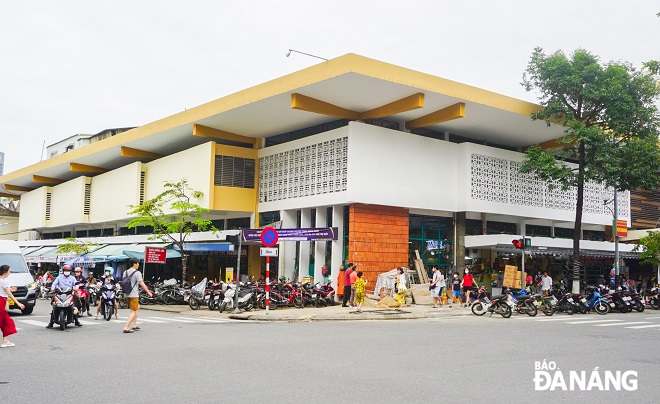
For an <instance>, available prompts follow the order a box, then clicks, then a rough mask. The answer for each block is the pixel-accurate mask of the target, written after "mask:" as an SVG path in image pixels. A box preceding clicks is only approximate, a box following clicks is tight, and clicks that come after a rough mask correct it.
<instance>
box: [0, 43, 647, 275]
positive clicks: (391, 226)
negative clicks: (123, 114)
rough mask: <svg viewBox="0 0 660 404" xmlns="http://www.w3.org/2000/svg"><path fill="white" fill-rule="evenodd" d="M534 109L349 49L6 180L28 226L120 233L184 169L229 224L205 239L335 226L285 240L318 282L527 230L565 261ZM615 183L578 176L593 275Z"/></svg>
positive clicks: (622, 204) (281, 264)
mask: <svg viewBox="0 0 660 404" xmlns="http://www.w3.org/2000/svg"><path fill="white" fill-rule="evenodd" d="M539 108H540V106H538V105H536V104H533V103H529V102H526V101H522V100H518V99H514V98H511V97H507V96H504V95H500V94H496V93H493V92H490V91H487V90H482V89H479V88H476V87H472V86H469V85H466V84H462V83H458V82H454V81H450V80H446V79H443V78H440V77H436V76H432V75H429V74H425V73H420V72H417V71H413V70H410V69H406V68H403V67H399V66H395V65H391V64H387V63H384V62H380V61H377V60H373V59H369V58H366V57H363V56H359V55H355V54H347V55H344V56H341V57H338V58H335V59H332V60H329V61H327V62H323V63H320V64H318V65H315V66H312V67H310V68H307V69H304V70H301V71H298V72H295V73H292V74H289V75H287V76H284V77H280V78H277V79H275V80H272V81H269V82H266V83H263V84H260V85H257V86H255V87H251V88H248V89H245V90H243V91H240V92H238V93H235V94H232V95H228V96H226V97H223V98H220V99H217V100H215V101H211V102H208V103H206V104H203V105H200V106H198V107H195V108H191V109H188V110H186V111H183V112H181V113H178V114H175V115H172V116H169V117H165V118H163V119H160V120H158V121H155V122H152V123H149V124H146V125H144V126H141V127H137V128H134V129H130V130H127V131H125V132H121V133H117V134H116V135H114V136H112V137H108V138H106V139H103V140H101V141H98V142H95V143H91V144H89V145H87V146H84V147H81V148H76V149H73V150H70V151H68V152H67V153H65V154H60V155H55V156H53V157H52V158H49V159H48V160H45V161H42V162H40V163H37V164H34V165H31V166H28V167H25V168H22V169H20V170H17V171H14V172H11V173H8V174H6V175H4V176H2V177H0V184H2V185H3V187H4V190H5V191H3V195H10V196H14V197H16V198H20V202H21V214H20V217H19V228H20V230H21V231H26V230H35V231H37V232H38V233H39V234H40V237H39V238H40V239H44V238H46V239H51V240H53V239H60V238H62V237H67V236H70V237H92V238H98V237H102V238H103V240H102V241H103V242H104V243H111V240H112V238H113V237H117V236H124V237H126V236H129V237H130V236H136V237H137V236H138V235H139V234H140V233H148V232H149V229H138V231H137V232H136V231H132V230H130V229H127V228H126V223H127V222H128V221H129V220H130V217H128V214H127V211H128V206H129V205H137V204H140V203H141V202H143V201H144V200H148V199H150V198H153V197H154V196H156V195H157V194H159V193H160V192H161V191H162V190H163V183H164V182H165V181H178V180H180V179H182V178H187V179H188V181H189V183H190V185H191V187H193V188H194V189H196V190H200V191H202V192H204V196H203V197H202V198H199V199H198V200H197V201H196V203H198V204H199V205H201V206H203V207H206V208H208V209H210V212H209V214H208V218H209V219H211V220H213V222H214V224H215V225H216V227H217V228H219V229H220V230H223V231H222V232H221V233H220V234H219V236H218V237H217V238H215V239H212V240H204V242H206V243H219V244H223V242H222V241H223V240H225V237H226V235H228V234H234V233H236V232H235V231H233V229H238V228H258V227H259V226H263V225H264V224H269V223H273V222H277V223H278V225H279V226H280V227H282V228H314V227H336V228H337V230H338V234H337V239H336V240H332V241H316V242H302V241H298V242H283V243H280V256H279V258H278V260H276V263H275V264H274V271H275V272H276V273H277V274H278V275H279V276H285V277H287V278H302V277H305V276H307V275H309V276H312V277H313V278H314V279H315V280H319V281H320V280H323V279H324V276H323V273H322V268H323V267H324V266H326V267H328V268H330V276H329V279H330V280H336V278H337V274H338V270H339V267H340V265H341V264H342V263H345V262H354V263H357V264H358V268H359V269H360V270H362V271H364V272H365V274H366V277H367V279H368V280H370V281H371V282H375V279H376V276H377V275H378V274H379V273H382V272H385V271H388V270H391V269H392V268H394V267H397V266H411V262H412V259H413V257H415V251H419V254H420V257H421V258H422V259H423V260H424V263H425V264H426V265H427V266H429V267H430V266H433V265H437V266H440V267H442V268H445V269H450V268H462V267H464V266H465V265H473V266H475V268H479V269H480V270H483V271H484V272H489V271H492V270H495V271H496V272H497V268H498V266H500V265H502V266H503V262H502V261H503V260H506V261H507V262H509V260H512V261H515V259H516V258H515V257H511V258H509V256H508V255H507V254H510V253H511V251H510V249H508V248H505V246H508V245H510V244H511V240H512V239H515V238H518V237H520V236H521V235H526V236H530V237H531V238H532V244H533V246H534V247H536V248H537V249H536V251H535V254H536V258H534V257H530V258H529V259H530V264H529V265H530V268H531V269H533V270H536V269H540V268H541V267H544V268H545V267H548V268H551V269H552V270H553V271H555V272H556V273H557V274H560V273H561V271H562V270H563V269H562V259H565V258H566V257H567V256H568V255H569V254H570V250H571V240H570V239H571V238H572V234H573V227H574V226H573V222H572V221H573V220H574V212H575V204H576V192H575V190H570V189H569V190H567V191H562V190H561V189H552V188H551V187H549V186H548V184H546V183H544V182H542V181H540V180H538V179H537V178H535V177H534V176H532V175H523V174H520V173H518V168H519V167H520V165H521V162H522V161H523V159H524V154H523V151H524V149H525V148H526V147H528V146H531V145H534V144H541V145H542V146H546V147H553V145H554V144H555V143H554V140H555V139H557V138H558V137H560V136H562V133H563V128H562V127H560V126H557V125H554V124H552V125H550V126H547V125H546V124H545V123H544V122H534V121H532V120H531V119H530V118H529V116H530V113H531V112H533V111H536V110H538V109H539ZM608 192H609V194H611V191H610V190H607V189H605V188H604V187H603V186H602V185H601V184H595V183H590V184H588V185H587V187H586V189H585V203H584V216H583V233H582V239H583V241H582V248H583V250H584V254H585V256H587V257H591V258H587V261H589V262H590V263H589V264H588V265H587V264H585V274H584V276H585V277H586V276H593V275H594V274H595V271H596V270H598V271H600V272H601V273H602V272H603V271H604V268H610V267H611V264H612V259H613V255H614V254H613V251H614V245H613V243H611V242H608V241H607V240H608V237H607V232H608V231H609V227H611V224H612V212H611V210H610V207H608V206H607V205H606V204H604V203H603V195H605V194H608ZM630 216H631V215H630V193H629V192H622V193H619V212H618V217H619V219H623V220H626V221H627V223H628V225H630ZM26 243H28V244H30V245H31V246H33V247H34V246H36V245H37V244H38V243H39V240H33V241H29V242H27V241H26V242H24V244H26ZM224 244H226V243H224ZM191 248H192V247H191ZM630 250H631V246H626V245H622V246H621V251H622V256H623V257H624V259H628V258H634V253H632V252H631V251H630ZM218 254H219V253H218ZM244 254H245V256H246V258H247V259H246V261H247V263H246V265H247V267H246V270H247V271H248V273H249V274H250V275H251V276H255V277H260V276H261V274H262V267H263V264H262V260H261V259H260V257H259V252H258V246H257V245H248V246H246V249H245V253H244ZM205 257H206V259H200V260H199V263H197V262H196V263H195V264H194V265H198V266H201V267H204V266H206V269H207V271H208V272H209V273H214V274H218V276H219V277H222V276H223V275H224V274H223V273H222V270H221V269H220V272H218V270H219V267H220V266H222V265H225V266H228V265H230V264H231V263H230V262H229V260H227V259H224V261H223V258H220V257H222V255H216V256H214V255H212V254H211V255H205ZM519 259H520V258H519V256H518V260H519ZM538 262H540V263H538ZM589 268H592V269H593V271H592V272H593V273H590V272H589V271H588V269H589ZM202 269H204V268H202ZM202 272H203V271H202ZM590 274H591V275H590ZM496 278H497V277H496V276H494V277H493V279H496Z"/></svg>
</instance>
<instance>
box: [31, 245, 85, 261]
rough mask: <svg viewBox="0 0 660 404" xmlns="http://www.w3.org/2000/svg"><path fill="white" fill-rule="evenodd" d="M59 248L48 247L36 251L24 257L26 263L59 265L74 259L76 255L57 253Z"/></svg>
mask: <svg viewBox="0 0 660 404" xmlns="http://www.w3.org/2000/svg"><path fill="white" fill-rule="evenodd" d="M57 249H58V247H53V246H47V247H42V248H40V249H38V250H35V251H33V252H31V253H29V254H26V255H24V258H25V262H47V263H59V262H61V261H65V260H67V259H69V258H73V257H74V256H75V254H73V253H71V254H63V253H58V252H57Z"/></svg>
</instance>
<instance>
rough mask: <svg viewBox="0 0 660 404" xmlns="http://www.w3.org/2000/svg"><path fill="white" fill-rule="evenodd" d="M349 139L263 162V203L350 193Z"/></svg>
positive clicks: (307, 147) (261, 185) (260, 169)
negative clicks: (347, 190) (348, 190)
mask: <svg viewBox="0 0 660 404" xmlns="http://www.w3.org/2000/svg"><path fill="white" fill-rule="evenodd" d="M347 187H348V137H343V138H339V139H334V140H328V141H326V142H321V143H316V144H313V145H309V146H305V147H301V148H298V149H294V150H288V151H284V152H281V153H277V154H272V155H270V156H265V157H261V158H260V159H259V202H272V201H279V200H283V199H292V198H300V197H304V196H312V195H319V194H328V193H333V192H342V191H346V189H347Z"/></svg>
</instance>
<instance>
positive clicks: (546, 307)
mask: <svg viewBox="0 0 660 404" xmlns="http://www.w3.org/2000/svg"><path fill="white" fill-rule="evenodd" d="M536 300H537V302H536V305H537V307H538V309H539V310H540V311H541V312H543V314H545V315H546V316H552V315H553V314H555V312H556V311H557V310H558V307H559V300H557V298H556V297H555V296H554V295H548V296H541V295H537V298H536Z"/></svg>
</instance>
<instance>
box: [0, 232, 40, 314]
mask: <svg viewBox="0 0 660 404" xmlns="http://www.w3.org/2000/svg"><path fill="white" fill-rule="evenodd" d="M0 265H9V267H10V268H11V273H10V274H9V278H7V280H8V281H9V284H10V285H11V287H12V289H14V288H16V290H15V291H13V292H12V294H13V295H14V297H15V298H16V299H18V301H19V302H21V303H23V304H24V305H25V310H22V313H23V314H31V313H32V310H34V305H35V304H36V302H37V290H36V289H37V284H36V283H35V282H34V278H33V277H32V275H30V272H29V271H28V267H27V265H26V264H25V258H23V254H21V249H20V247H19V246H18V244H17V243H16V242H15V241H10V240H0ZM9 308H10V309H18V306H17V305H16V304H14V302H13V301H11V300H9Z"/></svg>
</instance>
